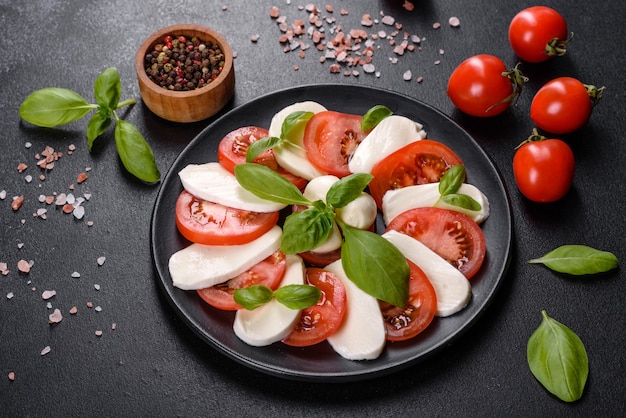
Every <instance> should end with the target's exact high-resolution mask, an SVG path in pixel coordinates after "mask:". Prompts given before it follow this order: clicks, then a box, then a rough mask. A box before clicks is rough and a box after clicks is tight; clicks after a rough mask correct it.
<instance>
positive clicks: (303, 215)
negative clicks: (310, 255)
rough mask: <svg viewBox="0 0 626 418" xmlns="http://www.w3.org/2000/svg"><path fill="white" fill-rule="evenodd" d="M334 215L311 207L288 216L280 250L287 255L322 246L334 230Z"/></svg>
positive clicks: (284, 225)
mask: <svg viewBox="0 0 626 418" xmlns="http://www.w3.org/2000/svg"><path fill="white" fill-rule="evenodd" d="M333 217H334V213H332V212H329V211H327V210H322V209H319V208H317V207H310V208H308V209H305V210H303V211H301V212H293V213H292V214H291V215H289V216H287V218H286V219H285V222H284V224H283V239H282V241H281V244H280V249H281V250H282V251H283V252H284V253H285V254H298V253H303V252H306V251H311V250H313V249H315V248H317V247H319V246H320V245H322V244H323V243H324V242H326V240H327V239H328V237H329V236H330V234H331V232H332V230H333Z"/></svg>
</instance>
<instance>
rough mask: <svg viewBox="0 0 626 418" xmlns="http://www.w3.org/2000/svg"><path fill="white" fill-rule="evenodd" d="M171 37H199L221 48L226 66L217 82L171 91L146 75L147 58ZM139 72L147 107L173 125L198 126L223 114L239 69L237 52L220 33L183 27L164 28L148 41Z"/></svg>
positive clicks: (141, 52) (137, 61) (137, 60)
mask: <svg viewBox="0 0 626 418" xmlns="http://www.w3.org/2000/svg"><path fill="white" fill-rule="evenodd" d="M167 35H172V36H181V35H182V36H185V37H186V38H187V39H190V38H193V37H197V38H198V39H200V40H202V41H204V42H212V43H215V44H217V45H219V46H220V47H221V50H222V52H223V54H224V58H225V59H224V66H223V68H222V71H221V73H220V74H219V75H218V76H217V78H215V79H214V80H213V81H211V82H210V83H208V84H207V85H205V86H203V87H199V88H196V89H194V90H189V91H175V90H169V89H167V88H165V87H162V86H160V85H158V84H157V83H156V82H154V81H153V80H151V79H150V78H149V77H148V74H146V69H145V61H144V60H145V56H146V55H147V54H149V53H151V52H152V51H153V50H154V47H155V45H156V44H158V43H163V39H164V38H165V36H167ZM135 70H136V71H137V79H138V82H139V93H140V94H141V98H142V99H143V102H144V103H145V105H146V106H147V107H148V109H150V110H151V111H152V112H154V113H155V114H157V115H158V116H160V117H162V118H163V119H166V120H169V121H172V122H183V123H188V122H198V121H200V120H203V119H206V118H208V117H210V116H213V115H214V114H216V113H217V112H219V111H220V110H221V109H222V108H223V107H224V106H225V105H226V103H228V101H229V100H230V99H231V98H232V96H233V93H234V91H235V67H234V63H233V52H232V49H231V48H230V45H228V42H226V39H224V37H223V36H222V35H220V34H219V33H217V32H216V31H214V30H212V29H209V28H207V27H204V26H200V25H195V24H180V25H173V26H169V27H166V28H163V29H161V30H159V31H157V32H155V33H153V34H152V35H150V36H149V37H148V39H146V40H145V41H144V43H143V44H142V45H141V47H140V48H139V50H138V51H137V56H136V58H135Z"/></svg>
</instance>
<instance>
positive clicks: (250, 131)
mask: <svg viewBox="0 0 626 418" xmlns="http://www.w3.org/2000/svg"><path fill="white" fill-rule="evenodd" d="M267 136H269V132H268V130H267V129H264V128H261V127H258V126H244V127H241V128H238V129H235V130H234V131H232V132H229V133H228V134H226V136H225V137H224V138H222V140H221V141H220V143H219V145H218V148H217V161H218V162H219V163H220V164H221V165H222V167H224V168H225V169H226V170H228V171H230V172H231V173H234V172H235V166H236V165H237V164H243V163H245V162H246V153H247V152H248V147H249V146H250V144H251V143H253V142H254V141H257V140H259V139H261V138H265V137H267ZM253 162H254V163H257V164H261V165H264V166H266V167H269V168H271V169H272V170H274V171H276V172H277V173H278V174H280V175H281V176H283V177H285V178H286V179H287V180H289V181H290V182H291V183H293V184H294V185H295V186H296V187H298V188H299V189H300V190H302V189H303V188H304V186H306V184H307V180H306V179H303V178H302V177H298V176H296V175H294V174H291V173H290V172H289V171H287V170H285V169H284V168H283V167H281V166H280V165H278V162H277V161H276V158H275V157H274V151H272V150H271V149H270V150H267V151H265V152H263V153H262V154H260V155H259V156H257V157H256V158H255V159H254V161H253Z"/></svg>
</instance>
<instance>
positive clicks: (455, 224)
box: [387, 207, 487, 279]
mask: <svg viewBox="0 0 626 418" xmlns="http://www.w3.org/2000/svg"><path fill="white" fill-rule="evenodd" d="M389 230H395V231H398V232H401V233H403V234H406V235H409V236H411V237H413V238H415V239H417V240H418V241H420V242H421V243H422V244H424V245H426V246H427V247H428V248H430V249H431V250H433V251H434V252H436V253H437V254H439V255H440V256H441V257H443V258H444V259H445V260H447V261H448V262H449V263H450V264H452V265H453V266H454V267H455V268H457V269H458V270H459V271H460V272H461V273H463V274H464V275H465V277H467V278H468V279H469V278H471V277H472V276H474V274H476V272H478V270H479V269H480V267H481V266H482V264H483V261H484V259H485V253H486V251H487V250H486V244H485V235H484V234H483V231H482V229H480V226H479V225H478V224H477V223H476V222H474V221H473V220H472V219H471V218H470V217H468V216H467V215H465V214H462V213H460V212H457V211H454V210H448V209H441V208H432V207H431V208H416V209H410V210H407V211H406V212H403V213H401V214H400V215H398V216H397V217H396V218H395V219H394V220H393V221H391V223H389V225H388V226H387V231H389Z"/></svg>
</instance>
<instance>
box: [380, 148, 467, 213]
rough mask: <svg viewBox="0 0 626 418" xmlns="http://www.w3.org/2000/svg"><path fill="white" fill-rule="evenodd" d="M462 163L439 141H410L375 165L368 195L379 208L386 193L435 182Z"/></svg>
mask: <svg viewBox="0 0 626 418" xmlns="http://www.w3.org/2000/svg"><path fill="white" fill-rule="evenodd" d="M462 163H463V162H462V161H461V158H460V157H459V156H458V155H456V153H455V152H454V151H452V150H451V149H450V148H449V147H448V146H446V145H444V144H442V143H441V142H438V141H433V140H431V139H423V140H421V141H416V142H412V143H410V144H409V145H406V146H404V147H402V148H400V149H399V150H397V151H395V152H394V153H392V154H390V155H388V156H387V157H385V158H383V159H382V160H381V161H379V162H378V163H377V164H376V165H375V166H374V168H373V169H372V175H373V176H374V178H373V179H372V181H371V182H370V184H369V189H370V194H371V195H372V197H373V198H374V200H375V201H376V204H377V205H378V207H379V208H380V207H382V201H383V196H384V195H385V193H386V192H387V191H388V190H392V189H399V188H402V187H406V186H413V185H415V184H424V183H436V182H438V181H439V179H441V177H442V176H443V175H444V174H445V173H446V171H448V169H449V168H450V167H452V166H453V165H457V164H462Z"/></svg>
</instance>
